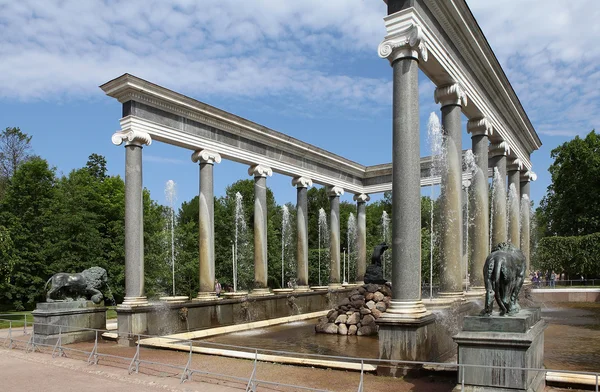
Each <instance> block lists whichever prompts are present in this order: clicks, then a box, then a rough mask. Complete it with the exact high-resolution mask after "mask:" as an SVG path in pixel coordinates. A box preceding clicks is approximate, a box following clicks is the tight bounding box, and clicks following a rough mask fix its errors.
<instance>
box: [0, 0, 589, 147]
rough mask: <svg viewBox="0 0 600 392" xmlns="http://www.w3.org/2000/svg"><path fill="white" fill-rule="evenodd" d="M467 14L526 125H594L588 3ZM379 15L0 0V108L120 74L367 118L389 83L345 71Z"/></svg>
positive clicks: (362, 5)
mask: <svg viewBox="0 0 600 392" xmlns="http://www.w3.org/2000/svg"><path fill="white" fill-rule="evenodd" d="M468 3H469V6H470V7H471V9H472V11H473V13H474V15H475V17H476V18H477V20H478V22H479V23H480V25H481V27H482V29H483V31H484V33H485V34H486V37H487V38H488V40H489V42H490V44H491V46H492V48H493V49H494V51H495V53H496V55H497V56H498V58H499V60H500V62H501V64H502V65H503V67H504V69H505V72H506V73H507V75H508V77H509V80H510V81H511V83H512V85H513V87H514V88H515V91H516V92H517V94H518V95H519V98H520V100H521V102H522V103H523V105H524V107H525V109H526V110H527V113H528V114H529V116H530V118H531V120H532V122H533V124H534V126H539V125H540V124H543V125H544V127H543V128H540V129H543V130H545V132H544V133H543V134H545V135H550V133H549V132H551V131H552V130H569V129H573V130H577V131H576V132H577V133H580V132H586V131H589V130H591V129H592V128H600V127H598V115H597V113H599V112H600V89H599V88H598V86H599V85H600V66H599V64H600V45H597V42H596V40H597V38H598V37H599V36H600V24H599V23H597V21H598V20H600V7H598V6H597V4H596V3H597V0H578V1H571V2H565V1H564V0H528V1H522V0H504V1H489V0H468ZM384 15H385V4H384V3H383V1H379V0H368V1H367V0H328V1H322V0H302V1H281V0H262V1H234V0H229V1H227V0H202V1H199V0H174V1H170V2H166V1H160V0H127V1H125V0H105V1H81V0H38V1H35V0H20V1H13V0H0V37H2V39H1V40H0V59H1V61H0V86H1V89H0V99H10V100H14V99H19V100H38V99H39V100H48V99H56V98H57V97H58V98H59V99H60V98H65V97H66V98H73V97H94V96H97V97H99V96H101V94H102V93H101V91H100V90H99V89H98V88H97V86H98V85H100V84H102V83H104V82H106V81H108V80H110V79H112V78H114V77H116V76H118V75H120V74H122V73H125V72H129V73H132V74H134V75H136V76H139V77H142V78H145V79H148V80H151V81H153V82H155V83H158V84H162V85H164V86H166V87H168V88H172V89H174V90H177V91H181V92H183V93H186V94H189V95H192V96H195V97H201V98H206V97H210V96H217V97H221V98H222V97H227V98H234V99H243V100H247V99H254V98H260V97H276V98H281V99H279V100H278V101H279V102H290V103H289V106H290V108H294V109H295V108H300V109H303V111H304V112H305V113H307V114H306V115H311V112H313V111H315V110H316V111H317V112H319V111H321V112H325V111H326V110H327V108H328V107H330V106H337V107H338V108H346V109H349V110H350V111H352V110H355V111H358V112H361V111H363V112H364V111H367V112H372V111H375V110H380V109H381V108H382V107H387V105H389V103H390V101H391V77H390V75H386V76H385V77H377V76H373V75H374V73H373V72H371V71H369V70H366V71H365V70H362V69H360V67H356V68H352V69H353V70H352V73H348V71H345V69H350V68H351V66H352V65H353V62H355V61H357V62H358V61H360V60H361V59H363V60H364V59H369V58H375V57H376V48H377V45H378V43H379V42H380V41H381V39H382V38H383V36H384V35H385V29H384V25H383V21H382V17H383V16H384ZM377 61H381V62H382V64H383V63H384V62H385V61H384V60H377ZM347 64H350V65H349V66H346V67H342V66H341V65H347ZM375 75H377V74H375ZM432 88H433V86H432V85H431V84H430V83H425V84H422V85H421V89H420V90H421V91H422V92H423V94H422V95H421V102H422V107H426V106H427V105H433V104H432V95H431V90H432ZM283 98H285V99H283ZM427 107H428V106H427ZM540 133H542V132H540Z"/></svg>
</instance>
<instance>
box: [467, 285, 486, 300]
mask: <svg viewBox="0 0 600 392" xmlns="http://www.w3.org/2000/svg"><path fill="white" fill-rule="evenodd" d="M484 295H485V287H483V286H472V287H471V288H470V289H469V291H467V292H466V293H465V296H466V297H468V298H474V297H481V296H484Z"/></svg>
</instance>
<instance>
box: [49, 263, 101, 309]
mask: <svg viewBox="0 0 600 392" xmlns="http://www.w3.org/2000/svg"><path fill="white" fill-rule="evenodd" d="M107 281H108V277H107V275H106V270H105V269H104V268H100V267H92V268H88V269H86V270H85V271H83V272H81V273H77V274H68V273H64V272H59V273H57V274H54V275H52V277H51V278H50V279H48V281H47V282H46V285H45V286H44V291H45V290H46V288H47V287H48V283H52V284H51V286H50V290H48V293H46V302H54V301H86V300H91V301H92V302H93V303H95V304H99V303H100V302H102V300H103V299H104V295H103V294H102V292H101V291H100V289H103V288H104V287H105V286H107Z"/></svg>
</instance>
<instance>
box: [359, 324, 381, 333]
mask: <svg viewBox="0 0 600 392" xmlns="http://www.w3.org/2000/svg"><path fill="white" fill-rule="evenodd" d="M376 333H377V326H376V325H375V324H371V325H363V326H362V327H360V328H359V329H358V331H357V333H356V334H357V335H358V336H369V335H375V334H376Z"/></svg>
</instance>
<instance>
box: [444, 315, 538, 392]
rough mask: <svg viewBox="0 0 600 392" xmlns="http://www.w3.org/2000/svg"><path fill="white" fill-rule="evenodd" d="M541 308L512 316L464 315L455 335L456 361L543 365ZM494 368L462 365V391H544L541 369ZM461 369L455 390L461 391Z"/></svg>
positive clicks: (532, 366)
mask: <svg viewBox="0 0 600 392" xmlns="http://www.w3.org/2000/svg"><path fill="white" fill-rule="evenodd" d="M545 329H546V322H545V321H544V320H542V319H541V316H540V309H537V308H532V309H524V310H522V311H521V312H519V313H518V314H517V315H515V316H510V317H504V316H498V315H497V314H496V313H494V315H492V316H491V317H485V316H467V317H465V319H464V324H463V330H462V332H460V333H458V334H457V335H455V336H454V341H455V342H456V343H457V344H458V363H459V364H469V365H482V366H500V367H502V366H504V367H521V368H537V369H541V368H543V366H544V330H545ZM500 367H495V368H483V367H481V368H478V367H465V368H464V380H465V389H464V391H478V392H479V391H494V392H496V391H497V392H500V391H536V392H537V391H543V390H544V387H545V376H544V373H543V372H535V371H527V370H519V369H502V368H500ZM461 372H462V370H459V372H458V384H459V385H457V388H456V390H460V388H461V381H462V376H463V375H462V373H461Z"/></svg>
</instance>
